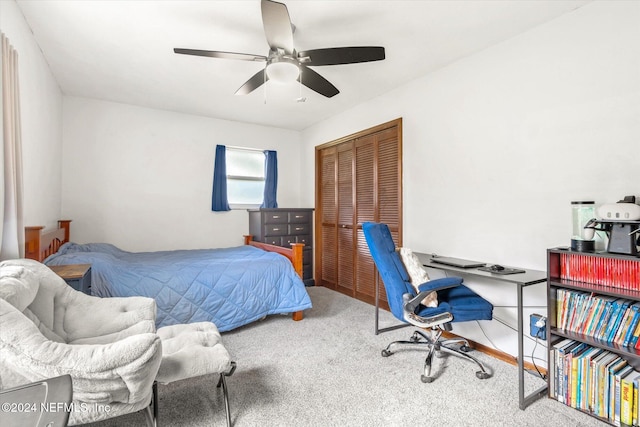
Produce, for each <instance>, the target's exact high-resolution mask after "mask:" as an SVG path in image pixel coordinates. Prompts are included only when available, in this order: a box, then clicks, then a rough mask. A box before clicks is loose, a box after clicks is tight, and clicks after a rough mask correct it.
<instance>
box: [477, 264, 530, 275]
mask: <svg viewBox="0 0 640 427" xmlns="http://www.w3.org/2000/svg"><path fill="white" fill-rule="evenodd" d="M500 268H502V270H501V269H500ZM478 270H481V271H487V272H489V273H492V274H500V275H504V274H518V273H526V270H522V269H520V268H507V267H502V266H501V265H497V264H496V265H492V266H490V267H480V268H478Z"/></svg>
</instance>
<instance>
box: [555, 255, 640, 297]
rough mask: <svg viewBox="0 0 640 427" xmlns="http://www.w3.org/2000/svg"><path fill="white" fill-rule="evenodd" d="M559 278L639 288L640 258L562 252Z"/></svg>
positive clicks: (615, 286)
mask: <svg viewBox="0 0 640 427" xmlns="http://www.w3.org/2000/svg"><path fill="white" fill-rule="evenodd" d="M560 278H561V279H565V280H572V281H575V282H583V283H587V284H594V285H601V286H610V287H614V288H622V289H629V290H640V260H633V259H620V258H606V257H597V256H590V255H584V254H574V253H563V254H560Z"/></svg>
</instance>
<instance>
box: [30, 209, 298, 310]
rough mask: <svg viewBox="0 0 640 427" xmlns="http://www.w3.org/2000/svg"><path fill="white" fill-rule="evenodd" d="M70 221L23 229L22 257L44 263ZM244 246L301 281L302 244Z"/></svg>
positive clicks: (65, 233) (250, 241)
mask: <svg viewBox="0 0 640 427" xmlns="http://www.w3.org/2000/svg"><path fill="white" fill-rule="evenodd" d="M70 229H71V220H70V219H63V220H60V221H58V228H56V229H54V230H45V229H44V227H43V226H32V227H25V228H24V256H25V258H29V259H34V260H36V261H40V262H42V261H44V260H45V258H47V257H48V256H50V255H53V254H55V253H56V252H58V249H60V246H62V245H63V244H65V243H67V242H68V241H69V234H70ZM244 244H245V245H251V246H255V247H257V248H260V249H262V250H265V251H268V252H276V253H279V254H280V255H283V256H285V257H287V258H288V259H289V261H291V264H292V265H293V269H294V270H295V271H296V273H297V274H298V276H300V279H302V249H303V247H304V244H303V243H292V244H291V249H289V248H284V247H282V246H275V245H269V244H267V243H260V242H254V241H253V236H251V235H245V236H244ZM303 317H304V316H303V312H302V311H296V312H294V313H293V314H292V318H293V320H296V321H298V320H302V318H303Z"/></svg>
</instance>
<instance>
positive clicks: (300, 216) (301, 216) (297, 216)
mask: <svg viewBox="0 0 640 427" xmlns="http://www.w3.org/2000/svg"><path fill="white" fill-rule="evenodd" d="M296 218H304V216H303V215H296Z"/></svg>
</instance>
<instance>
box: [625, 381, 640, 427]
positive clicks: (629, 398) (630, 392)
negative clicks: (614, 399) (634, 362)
mask: <svg viewBox="0 0 640 427" xmlns="http://www.w3.org/2000/svg"><path fill="white" fill-rule="evenodd" d="M639 375H640V373H639V372H638V371H636V370H633V369H632V370H631V371H630V372H629V373H628V374H627V375H625V376H624V377H622V378H621V379H620V424H621V425H624V426H631V425H633V411H634V409H637V408H635V402H634V387H636V386H635V385H634V382H635V380H636V379H637V378H638V376H639Z"/></svg>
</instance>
